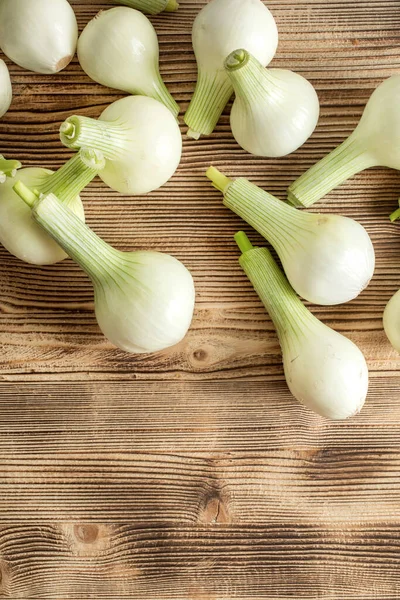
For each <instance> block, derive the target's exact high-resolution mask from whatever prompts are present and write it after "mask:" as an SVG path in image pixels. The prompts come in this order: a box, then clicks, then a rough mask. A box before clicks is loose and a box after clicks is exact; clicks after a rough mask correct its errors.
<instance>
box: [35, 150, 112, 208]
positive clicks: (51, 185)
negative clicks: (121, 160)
mask: <svg viewBox="0 0 400 600" xmlns="http://www.w3.org/2000/svg"><path fill="white" fill-rule="evenodd" d="M104 166H105V161H104V157H103V155H102V153H101V152H98V151H97V150H93V149H90V148H81V150H80V151H79V152H78V153H77V154H75V156H73V157H72V158H71V159H70V160H69V161H68V162H66V163H65V164H64V165H63V166H62V167H61V168H60V169H58V171H56V172H55V173H53V174H52V175H49V177H47V178H46V179H45V181H44V182H43V183H42V184H41V185H40V186H39V192H40V193H42V194H43V195H44V196H47V195H48V194H50V193H52V194H54V195H55V196H57V198H58V199H59V200H60V201H61V202H64V203H65V204H66V205H67V206H68V204H70V203H71V202H73V201H74V200H75V199H76V197H77V196H79V194H80V193H81V192H82V190H83V189H84V188H85V187H86V186H87V185H88V184H89V183H90V182H91V181H92V179H94V177H96V175H97V174H98V173H99V172H100V171H101V170H102V169H104Z"/></svg>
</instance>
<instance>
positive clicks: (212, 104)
mask: <svg viewBox="0 0 400 600" xmlns="http://www.w3.org/2000/svg"><path fill="white" fill-rule="evenodd" d="M232 93H233V87H232V84H231V82H230V81H229V77H228V76H227V74H226V73H225V72H224V71H218V72H217V73H215V74H214V73H213V74H209V73H202V71H201V70H199V75H198V80H197V84H196V89H195V91H194V94H193V98H192V100H191V102H190V104H189V108H188V109H187V111H186V114H185V117H184V120H185V123H186V125H187V126H188V127H189V131H188V132H187V134H188V135H189V136H190V137H193V138H194V139H198V138H199V137H200V135H210V133H212V132H213V131H214V128H215V126H216V124H217V122H218V119H219V118H220V116H221V113H222V111H223V110H224V108H225V106H226V104H227V102H228V100H229V98H230V97H231V96H232Z"/></svg>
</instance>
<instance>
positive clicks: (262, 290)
mask: <svg viewBox="0 0 400 600" xmlns="http://www.w3.org/2000/svg"><path fill="white" fill-rule="evenodd" d="M237 236H238V234H237V235H236V236H235V239H236V238H237ZM246 238H247V236H246V234H245V233H243V232H239V243H238V245H239V248H240V249H241V250H242V255H241V257H240V259H239V263H240V266H241V267H242V269H243V270H244V272H245V273H246V275H247V277H248V278H249V279H250V281H251V283H252V284H253V287H254V289H255V290H256V292H257V294H258V295H259V297H260V300H261V302H262V303H263V304H264V306H265V308H266V309H267V311H268V313H269V315H270V316H271V318H272V320H273V322H274V325H275V327H276V330H277V332H278V336H279V340H280V343H281V346H282V348H283V347H284V346H285V345H286V346H288V345H289V344H293V342H294V341H295V340H299V339H300V338H301V337H302V336H303V335H304V330H305V328H306V327H307V323H310V321H313V320H314V319H315V317H314V316H313V315H312V314H311V313H310V311H309V310H308V309H307V308H306V307H305V306H304V304H303V303H302V302H301V300H300V299H299V298H298V296H297V295H296V293H295V291H294V290H293V288H292V287H291V286H290V284H289V282H288V280H287V279H286V277H285V276H284V274H283V272H282V271H281V269H280V268H279V267H278V265H277V263H276V262H275V260H274V259H273V257H272V255H271V253H270V252H269V250H267V248H254V247H251V243H250V241H249V240H248V238H247V240H246ZM236 241H238V240H237V239H236ZM243 247H244V252H243Z"/></svg>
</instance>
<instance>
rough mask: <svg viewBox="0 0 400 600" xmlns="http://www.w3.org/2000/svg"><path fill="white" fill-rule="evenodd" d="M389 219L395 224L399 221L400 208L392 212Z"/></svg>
mask: <svg viewBox="0 0 400 600" xmlns="http://www.w3.org/2000/svg"><path fill="white" fill-rule="evenodd" d="M399 204H400V200H399ZM389 219H390V220H391V222H392V223H394V222H395V221H398V219H400V208H398V209H397V210H395V211H394V212H392V214H391V215H390V216H389Z"/></svg>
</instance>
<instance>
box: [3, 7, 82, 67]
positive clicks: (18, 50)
mask: <svg viewBox="0 0 400 600" xmlns="http://www.w3.org/2000/svg"><path fill="white" fill-rule="evenodd" d="M77 40H78V25H77V22H76V18H75V13H74V11H73V10H72V8H71V6H70V4H69V3H68V2H67V0H1V2H0V47H1V49H2V50H3V52H4V54H6V55H7V56H8V58H10V59H11V60H12V61H13V62H15V63H16V64H17V65H19V66H20V67H23V68H24V69H28V70H29V71H34V72H35V73H57V72H58V71H61V69H64V68H65V67H66V66H67V65H68V64H69V63H70V62H71V60H72V57H73V56H74V54H75V50H76V44H77Z"/></svg>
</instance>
